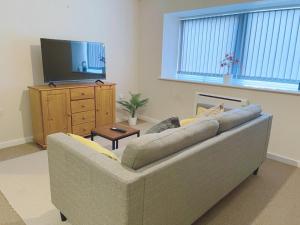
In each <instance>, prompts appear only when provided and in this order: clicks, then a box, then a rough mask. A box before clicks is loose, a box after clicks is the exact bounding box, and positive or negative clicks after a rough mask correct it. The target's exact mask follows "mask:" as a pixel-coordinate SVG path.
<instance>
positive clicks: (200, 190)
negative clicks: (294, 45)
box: [48, 105, 272, 225]
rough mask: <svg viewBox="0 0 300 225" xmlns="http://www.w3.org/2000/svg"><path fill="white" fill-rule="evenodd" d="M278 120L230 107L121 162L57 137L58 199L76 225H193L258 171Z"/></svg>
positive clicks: (144, 143) (138, 143)
mask: <svg viewBox="0 0 300 225" xmlns="http://www.w3.org/2000/svg"><path fill="white" fill-rule="evenodd" d="M271 123H272V116H270V115H267V114H261V111H260V107H258V106H255V105H251V106H248V107H245V108H243V109H235V110H231V111H229V112H225V113H222V114H220V115H219V116H217V117H216V118H208V119H205V120H199V121H197V122H195V123H193V124H191V125H188V126H185V127H181V128H176V129H171V130H167V131H164V132H162V133H160V134H149V135H144V136H142V137H140V138H139V139H136V140H134V141H133V142H131V143H130V144H128V146H127V147H126V149H125V150H124V151H123V152H118V153H119V154H120V153H121V154H120V155H121V156H120V157H121V158H120V160H121V163H120V162H118V161H114V160H111V159H109V158H107V157H105V156H103V155H101V154H98V153H96V152H94V151H93V150H91V149H89V148H88V147H86V146H84V145H82V144H80V143H78V142H76V141H75V140H73V139H71V138H70V137H69V136H67V135H64V134H61V133H60V134H54V135H51V136H49V137H48V154H49V171H50V182H51V195H52V202H53V204H54V205H55V206H56V207H57V208H58V209H59V210H60V211H61V212H62V214H61V215H62V219H66V218H67V219H68V220H69V222H70V223H71V224H72V225H190V224H192V223H193V222H194V221H195V220H197V219H198V218H199V217H200V216H201V215H203V214H204V213H205V212H206V211H207V210H208V209H210V208H211V207H212V206H213V205H215V204H216V203H217V202H218V201H219V200H220V199H222V198H223V197H224V196H225V195H226V194H228V193H229V192H230V191H231V190H232V189H234V188H235V187H236V186H237V185H239V184H240V183H241V182H242V181H243V180H245V179H246V178H247V177H248V176H250V175H251V174H252V173H256V172H257V169H258V168H259V166H260V165H261V163H262V162H263V161H264V159H265V157H266V152H267V146H268V142H269V135H270V129H271ZM65 217H66V218H65Z"/></svg>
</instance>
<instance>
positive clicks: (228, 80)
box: [223, 74, 232, 84]
mask: <svg viewBox="0 0 300 225" xmlns="http://www.w3.org/2000/svg"><path fill="white" fill-rule="evenodd" d="M231 80H232V74H224V75H223V82H224V84H230V83H231Z"/></svg>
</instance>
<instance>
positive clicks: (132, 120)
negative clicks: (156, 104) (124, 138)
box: [128, 116, 137, 126]
mask: <svg viewBox="0 0 300 225" xmlns="http://www.w3.org/2000/svg"><path fill="white" fill-rule="evenodd" d="M136 122H137V117H131V116H130V117H129V118H128V123H129V125H130V126H135V125H136Z"/></svg>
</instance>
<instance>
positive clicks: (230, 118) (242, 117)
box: [215, 105, 262, 133]
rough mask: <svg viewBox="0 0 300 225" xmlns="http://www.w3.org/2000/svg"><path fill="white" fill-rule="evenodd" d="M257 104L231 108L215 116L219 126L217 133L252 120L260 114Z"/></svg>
mask: <svg viewBox="0 0 300 225" xmlns="http://www.w3.org/2000/svg"><path fill="white" fill-rule="evenodd" d="M261 112H262V110H261V107H260V106H259V105H248V106H245V107H242V108H237V109H232V110H230V111H227V112H223V113H220V114H218V115H216V116H215V118H216V119H217V120H218V122H219V124H220V127H219V131H218V133H222V132H225V131H227V130H230V129H232V128H234V127H237V126H239V125H241V124H243V123H246V122H248V121H250V120H253V119H255V118H257V117H259V116H260V115H261Z"/></svg>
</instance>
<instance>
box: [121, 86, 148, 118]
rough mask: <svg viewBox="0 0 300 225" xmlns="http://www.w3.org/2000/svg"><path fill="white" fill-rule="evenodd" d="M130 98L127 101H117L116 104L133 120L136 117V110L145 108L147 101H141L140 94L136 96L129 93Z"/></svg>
mask: <svg viewBox="0 0 300 225" xmlns="http://www.w3.org/2000/svg"><path fill="white" fill-rule="evenodd" d="M129 94H130V96H131V98H130V100H129V101H126V100H120V101H118V103H119V104H120V105H122V106H123V107H124V108H123V109H124V110H125V111H127V112H129V113H130V115H131V117H132V118H134V117H135V115H136V111H137V109H138V108H140V107H143V106H145V105H146V104H147V103H148V101H149V99H148V98H146V99H141V96H142V94H140V93H138V94H133V93H131V92H129Z"/></svg>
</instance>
